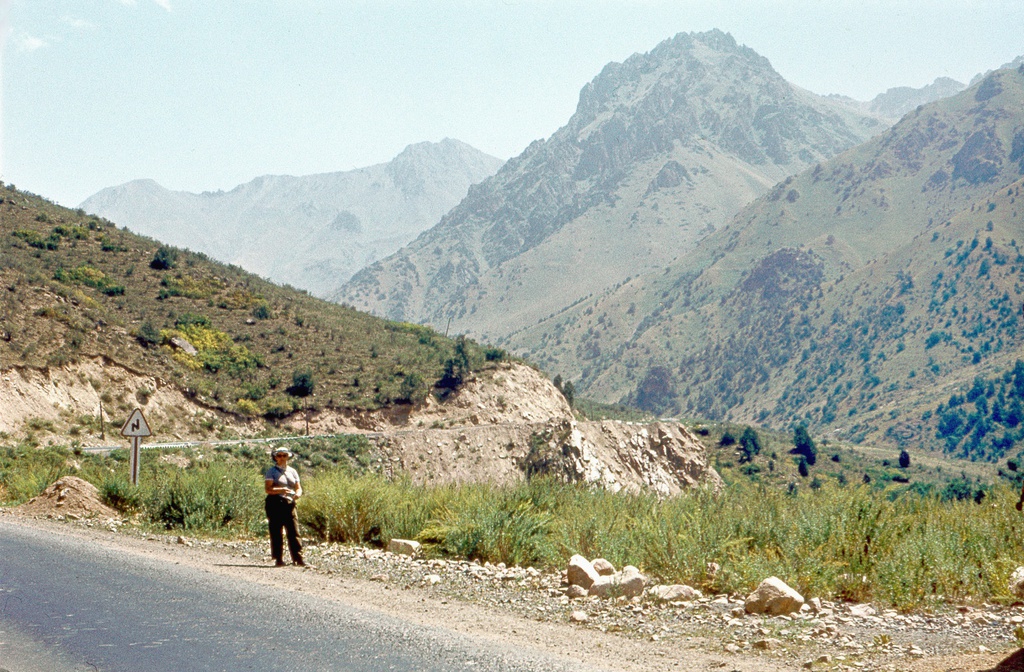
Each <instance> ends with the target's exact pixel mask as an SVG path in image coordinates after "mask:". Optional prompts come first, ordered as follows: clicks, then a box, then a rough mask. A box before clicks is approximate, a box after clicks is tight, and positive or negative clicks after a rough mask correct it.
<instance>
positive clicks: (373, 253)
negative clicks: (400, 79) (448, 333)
mask: <svg viewBox="0 0 1024 672" xmlns="http://www.w3.org/2000/svg"><path fill="white" fill-rule="evenodd" d="M501 163H502V161H501V160H499V159H496V158H494V157H490V156H487V155H486V154H483V153H482V152H479V151H478V150H475V149H473V148H472V147H470V146H469V145H466V144H465V143H462V142H459V141H457V140H451V139H445V140H442V141H441V142H438V143H428V142H424V143H416V144H413V145H409V146H408V147H406V148H405V149H404V150H403V151H402V152H401V153H400V154H399V155H398V156H396V157H395V158H394V159H393V160H391V161H390V162H387V163H381V164H376V165H373V166H368V167H365V168H358V169H355V170H351V171H335V172H331V173H319V174H315V175H307V176H291V175H263V176H259V177H256V178H254V179H253V180H250V181H249V182H246V183H244V184H240V185H238V186H236V187H234V188H233V189H231V190H229V191H216V192H211V191H208V192H203V193H199V194H196V193H192V192H185V191H171V190H167V189H164V188H163V187H161V186H160V185H159V184H157V183H156V182H155V181H153V180H134V181H132V182H128V183H126V184H123V185H120V186H118V187H111V188H108V189H104V190H102V191H100V192H98V193H97V194H95V195H93V196H91V197H90V198H88V199H86V201H84V202H83V203H82V205H81V207H82V209H84V210H87V211H89V212H95V213H96V214H99V215H101V216H103V217H106V218H108V219H111V220H113V221H117V222H118V223H120V224H122V225H124V226H128V227H129V228H131V229H133V230H136V231H138V232H139V233H143V234H145V235H152V236H154V237H157V238H159V239H161V240H166V241H168V242H169V243H171V244H174V245H178V246H181V247H187V248H189V249H193V250H196V251H200V252H204V253H207V254H210V255H211V256H213V257H214V258H216V259H220V260H222V261H225V262H227V263H235V264H238V265H240V266H242V267H243V268H246V269H248V270H250V271H252V272H255V273H258V274H260V275H263V276H265V277H269V278H271V279H273V280H275V281H278V282H284V283H288V284H291V285H293V286H296V287H299V288H302V289H307V290H309V291H311V292H313V293H314V294H316V295H326V294H328V293H330V292H331V291H333V290H334V289H335V288H336V287H337V286H338V285H339V284H340V283H341V282H342V281H343V280H344V279H346V278H347V277H348V276H350V275H351V274H352V273H353V272H355V271H356V270H358V269H359V268H361V267H362V266H364V265H365V264H366V263H369V262H370V261H373V260H374V259H376V258H378V257H380V256H382V255H384V254H387V253H389V252H391V251H393V250H395V249H398V248H399V247H400V246H401V245H402V244H403V243H405V242H408V241H409V240H411V239H412V238H414V237H415V236H416V235H417V234H418V233H419V232H420V231H422V230H423V229H425V228H427V227H429V226H431V225H433V224H434V223H436V222H437V220H438V219H439V218H440V217H441V215H443V214H444V213H445V212H446V211H447V210H448V209H450V208H451V207H452V205H454V204H455V203H457V202H458V200H459V199H461V198H462V197H463V196H464V195H465V193H466V190H467V189H468V187H469V185H470V184H472V183H474V182H476V181H479V180H481V179H483V178H485V177H487V176H488V175H490V174H492V173H493V172H494V170H497V168H498V167H499V166H500V165H501Z"/></svg>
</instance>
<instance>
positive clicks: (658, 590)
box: [649, 584, 704, 602]
mask: <svg viewBox="0 0 1024 672" xmlns="http://www.w3.org/2000/svg"><path fill="white" fill-rule="evenodd" d="M649 592H650V594H651V596H652V597H654V599H656V600H658V601H659V602H693V601H695V600H699V599H700V598H702V597H704V596H703V595H702V594H701V592H700V591H699V590H697V589H695V588H691V587H690V586H686V585H681V584H674V585H671V586H654V587H653V588H651V589H650V591H649Z"/></svg>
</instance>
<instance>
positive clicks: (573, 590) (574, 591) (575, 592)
mask: <svg viewBox="0 0 1024 672" xmlns="http://www.w3.org/2000/svg"><path fill="white" fill-rule="evenodd" d="M588 594H589V591H588V590H587V589H586V588H584V587H583V586H577V585H572V586H569V587H568V588H567V589H566V591H565V595H566V597H568V598H569V599H571V600H578V599H579V598H581V597H586V596H587V595H588Z"/></svg>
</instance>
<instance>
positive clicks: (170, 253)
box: [149, 245, 178, 271]
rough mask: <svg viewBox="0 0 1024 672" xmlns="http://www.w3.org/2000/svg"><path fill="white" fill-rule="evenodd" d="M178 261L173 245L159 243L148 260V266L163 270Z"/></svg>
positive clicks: (172, 266) (171, 266)
mask: <svg viewBox="0 0 1024 672" xmlns="http://www.w3.org/2000/svg"><path fill="white" fill-rule="evenodd" d="M177 262H178V251H177V250H176V249H174V248H173V247H167V246H166V245H161V246H160V247H159V248H158V249H157V251H156V253H155V254H154V255H153V260H152V261H150V262H149V267H150V268H152V269H155V270H158V271H165V270H167V269H170V268H174V266H175V264H177Z"/></svg>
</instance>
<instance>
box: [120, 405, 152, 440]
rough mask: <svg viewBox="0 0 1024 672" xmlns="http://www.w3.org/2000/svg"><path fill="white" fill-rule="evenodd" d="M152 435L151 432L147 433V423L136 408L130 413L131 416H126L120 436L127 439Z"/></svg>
mask: <svg viewBox="0 0 1024 672" xmlns="http://www.w3.org/2000/svg"><path fill="white" fill-rule="evenodd" d="M152 435H153V432H151V431H149V423H148V422H146V418H145V417H144V416H143V415H142V411H141V410H139V409H137V408H136V409H135V410H134V411H132V414H131V415H130V416H128V421H127V422H126V423H124V427H122V428H121V436H126V437H128V438H134V437H139V436H152Z"/></svg>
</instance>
